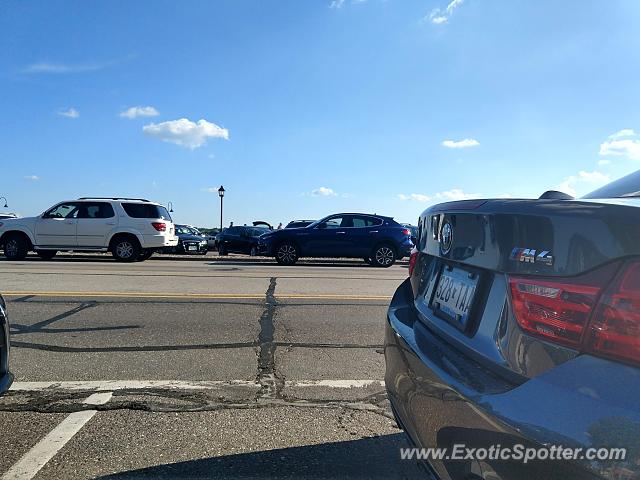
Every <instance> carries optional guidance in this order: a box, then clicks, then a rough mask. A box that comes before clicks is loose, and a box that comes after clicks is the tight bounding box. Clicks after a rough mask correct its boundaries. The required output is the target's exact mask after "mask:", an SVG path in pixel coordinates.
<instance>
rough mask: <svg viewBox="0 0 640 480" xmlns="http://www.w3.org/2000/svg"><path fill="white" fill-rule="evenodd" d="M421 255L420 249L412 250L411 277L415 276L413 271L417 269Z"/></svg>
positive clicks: (410, 261) (410, 258)
mask: <svg viewBox="0 0 640 480" xmlns="http://www.w3.org/2000/svg"><path fill="white" fill-rule="evenodd" d="M419 254H420V252H418V249H416V248H415V247H414V248H413V250H411V256H409V276H411V275H413V271H414V270H415V268H416V263H417V262H418V255H419Z"/></svg>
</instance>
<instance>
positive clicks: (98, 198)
mask: <svg viewBox="0 0 640 480" xmlns="http://www.w3.org/2000/svg"><path fill="white" fill-rule="evenodd" d="M78 200H134V201H138V202H149V203H151V201H150V200H147V199H146V198H128V197H80V198H79V199H78Z"/></svg>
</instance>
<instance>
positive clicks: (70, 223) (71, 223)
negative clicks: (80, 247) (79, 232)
mask: <svg viewBox="0 0 640 480" xmlns="http://www.w3.org/2000/svg"><path fill="white" fill-rule="evenodd" d="M65 223H66V224H67V225H73V224H74V223H76V222H74V221H73V220H67V221H66V222H65Z"/></svg>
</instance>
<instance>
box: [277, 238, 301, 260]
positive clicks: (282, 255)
mask: <svg viewBox="0 0 640 480" xmlns="http://www.w3.org/2000/svg"><path fill="white" fill-rule="evenodd" d="M299 257H300V253H299V252H298V247H297V246H296V245H295V244H294V243H291V242H282V243H281V244H280V245H278V248H276V262H278V263H279V264H280V265H295V264H296V262H297V261H298V258H299Z"/></svg>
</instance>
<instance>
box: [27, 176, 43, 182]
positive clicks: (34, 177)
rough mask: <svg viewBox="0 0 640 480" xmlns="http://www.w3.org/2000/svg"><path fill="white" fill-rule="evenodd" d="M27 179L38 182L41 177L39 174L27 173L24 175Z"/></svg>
mask: <svg viewBox="0 0 640 480" xmlns="http://www.w3.org/2000/svg"><path fill="white" fill-rule="evenodd" d="M24 179H25V180H30V181H32V182H37V181H38V180H40V177H39V176H38V175H27V176H26V177H24Z"/></svg>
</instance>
